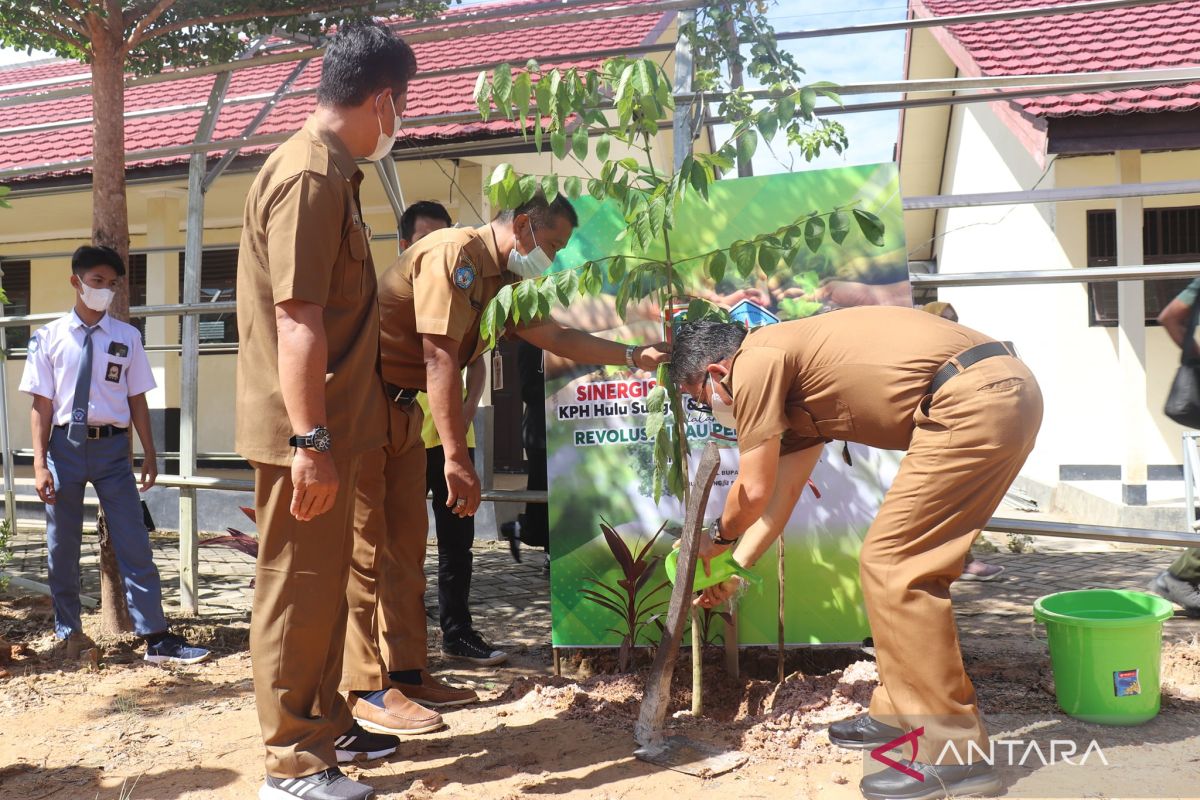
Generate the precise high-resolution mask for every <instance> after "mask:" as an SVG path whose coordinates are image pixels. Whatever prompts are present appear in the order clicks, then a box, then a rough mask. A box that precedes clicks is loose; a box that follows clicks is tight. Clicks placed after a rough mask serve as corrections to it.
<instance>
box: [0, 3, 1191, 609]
mask: <svg viewBox="0 0 1200 800" xmlns="http://www.w3.org/2000/svg"><path fill="white" fill-rule="evenodd" d="M1183 1H1184V0H1102V1H1101V2H1088V3H1080V4H1075V5H1057V6H1044V7H1041V8H1026V9H1017V10H1012V11H999V12H987V13H983V14H963V15H957V16H953V17H929V18H919V19H908V20H900V21H895V22H890V23H878V24H871V25H858V26H848V27H841V28H825V29H821V30H812V31H793V32H784V33H780V34H778V36H777V38H778V39H779V40H783V41H786V40H792V39H805V38H816V37H828V36H839V35H851V34H865V33H875V32H880V31H887V30H913V29H918V28H927V27H934V26H947V25H969V24H977V23H982V22H991V21H996V20H1007V19H1021V18H1032V17H1040V16H1048V15H1056V14H1079V13H1088V12H1093V11H1103V10H1111V9H1116V8H1133V7H1139V6H1145V5H1168V4H1171V3H1175V2H1183ZM703 5H705V0H654V1H653V2H649V3H645V4H640V5H637V6H633V7H631V6H614V5H612V3H611V0H572V2H570V3H566V4H564V3H561V2H558V0H551V1H550V2H542V3H538V4H534V5H530V6H526V7H523V8H522V9H521V12H522V16H521V17H520V18H518V19H502V18H504V17H506V16H509V15H511V13H512V9H511V8H508V9H484V10H480V11H474V12H469V13H466V14H459V15H454V16H451V17H443V18H441V19H440V20H437V21H433V22H411V23H404V24H401V25H399V26H397V29H398V30H400V31H403V32H405V34H406V35H405V38H406V40H407V41H409V42H431V41H444V40H447V39H451V38H456V37H460V36H464V35H466V36H470V35H481V34H486V33H491V32H495V31H499V30H505V31H509V30H516V29H529V28H537V27H542V26H545V25H551V24H561V23H566V22H573V21H582V20H590V19H605V18H611V17H621V16H635V15H636V16H641V15H646V14H655V13H659V14H661V13H666V12H672V11H674V12H680V13H681V14H682V15H684V16H687V15H689V14H691V12H692V10H693V9H696V8H699V7H701V6H703ZM542 12H545V13H542ZM631 12H633V13H631ZM501 20H502V21H501ZM280 46H284V47H288V46H293V45H292V44H291V43H276V44H268V41H267V38H266V37H260V38H259V39H258V40H256V41H255V42H254V43H253V44H252V45H251V46H250V47H249V48H248V49H247V51H246V52H245V53H243V54H242V56H241V57H239V58H238V59H236V60H235V61H233V62H230V63H227V64H215V65H210V66H206V67H198V68H193V69H189V70H179V71H173V72H169V73H163V74H159V75H152V76H146V77H142V78H137V79H134V80H130V81H127V82H126V88H127V89H130V88H136V87H139V86H146V85H151V84H155V83H163V82H168V81H176V80H188V79H192V78H197V77H201V76H206V75H216V76H217V80H216V81H215V82H214V84H213V86H212V89H211V92H210V96H209V99H208V101H207V102H206V103H204V104H188V105H177V106H173V107H163V108H155V109H146V110H144V111H141V112H132V113H131V114H130V116H153V115H156V114H165V113H174V112H177V111H180V110H186V109H199V108H203V109H204V115H203V118H202V120H201V122H200V125H199V127H198V130H197V135H196V137H195V140H194V142H193V143H192V144H191V145H181V146H176V147H167V148H156V149H151V150H143V151H139V152H135V153H127V154H126V160H127V161H128V160H149V159H154V158H169V157H173V156H179V155H188V156H190V158H189V167H188V212H187V213H188V216H187V235H186V244H185V246H184V253H185V266H184V287H183V297H184V302H183V303H181V304H176V305H163V306H151V307H140V308H134V309H131V310H130V313H131V316H141V317H149V316H179V317H181V318H182V337H181V339H182V340H181V343H180V345H179V346H178V348H175V347H173V346H170V345H167V346H163V347H162V348H161V349H162V350H164V351H173V350H175V349H178V350H179V351H180V352H181V355H182V370H181V371H182V375H181V380H182V390H181V423H180V442H181V444H180V453H179V455H180V459H179V461H180V472H181V474H180V475H161V476H160V477H159V483H160V485H163V486H174V487H178V488H179V490H180V588H181V605H182V607H183V610H184V611H185V612H186V613H189V614H196V613H198V611H199V602H198V595H197V574H196V572H197V561H198V533H199V531H198V524H197V523H198V519H197V514H196V497H197V492H198V491H199V490H207V489H231V490H239V491H246V490H250V489H251V488H252V483H251V482H249V481H235V480H226V479H218V478H208V477H202V476H198V475H196V474H195V472H196V459H197V446H196V444H197V443H196V433H197V426H196V413H197V400H198V367H199V354H200V351H201V348H200V344H199V329H198V325H197V321H198V315H199V314H207V313H214V312H215V313H224V312H231V311H234V310H235V309H236V304H235V303H232V302H230V303H200V302H199V280H200V259H201V254H202V253H203V251H204V249H205V245H204V242H203V233H204V196H205V194H206V192H207V190H208V189H209V188H210V187H211V186H212V185H213V182H214V181H215V180H216V179H217V178H218V177H219V176H220V175H221V174H222V173H223V171H224V170H225V169H226V168H227V167H228V166H229V164H230V163H231V162H232V160H233V159H234V158H235V157H236V154H237V152H238V151H239V150H241V149H243V148H246V147H256V146H262V145H268V144H275V143H278V142H280V141H283V140H284V139H286V138H287V137H288V136H289V135H290V133H287V134H274V135H268V136H256V135H255V131H256V130H257V128H258V126H259V125H260V124H261V123H262V122H263V120H265V119H266V117H267V116H268V115H269V114H270V111H271V109H272V108H274V107H275V106H276V105H277V104H278V103H279V102H281V101H282V100H284V99H287V98H290V97H300V96H305V95H309V94H312V93H313V90H312V89H304V90H299V91H290V86H291V84H292V83H294V81H295V80H296V79H297V78H298V77H299V76H300V74H301V73H302V72H303V70H304V68H305V66H307V64H308V63H309V62H310V61H311V59H313V58H315V57H317V56H319V55H320V54H321V52H322V49H321V48H320V47H310V48H300V49H294V50H290V51H287V52H282V53H271V54H267V55H261V53H263V52H265V51H267V50H272V49H277V48H278V47H280ZM671 49H672V48H671V47H664V46H661V45H645V46H641V47H635V48H625V49H621V50H620V51H611V50H595V51H590V52H584V53H577V54H570V55H564V56H554V57H551V59H548V62H547V63H554V60H555V59H557V60H570V59H577V58H585V57H594V58H602V57H606V56H608V55H616V54H618V53H630V52H638V53H651V52H667V51H669V50H671ZM673 49H674V53H675V57H676V74H675V79H674V93H675V96H676V100H677V107H676V113H675V118H674V120H673V121H672V125H673V127H674V130H675V132H676V136H675V137H674V139H675V148H676V152H675V154H674V160H675V163H676V164H678V163H680V161H681V160H682V158H683V157H684V156H686V154H687V152H690V148H691V142H692V140H693V136H694V125H695V122H696V120H695V119H694V116H695V115H694V114H693V113H691V109H692V106H693V105H697V104H701V105H704V104H707V102H709V101H712V100H714V99H716V98H715V97H714V96H713V95H709V96H698V95H696V94H694V93H692V92H691V91H690V90H691V86H690V83H691V55H690V51H689V48H688V46H687V43H686V40H678V41H676V43H675V44H674V46H673ZM289 62H298V63H297V65H296V67H295V68H294V69H292V70H291V71H290V72H289V73H288V75H287V77H285V78H284V80H283V81H282V82H281V83H280V85H279V86H278V88H277V89H276V90H274V91H273V92H270V93H259V94H254V95H246V96H244V97H238V98H231V99H227V98H226V97H225V93H226V90H227V88H228V85H229V80H230V76H231V73H232V72H233V71H234V70H237V69H242V68H245V67H258V66H266V65H271V64H282V63H289ZM490 66H494V64H481V65H472V66H463V67H454V68H450V69H446V70H439V71H436V72H435V73H430V74H429V75H428V77H442V76H447V75H452V74H461V73H465V72H470V71H474V70H477V69H484V68H487V67H490ZM1182 82H1189V83H1190V82H1200V67H1197V68H1185V69H1157V70H1124V71H1113V72H1089V73H1075V74H1069V75H1023V76H1000V77H976V78H955V79H947V80H918V81H898V82H888V83H870V84H856V85H849V86H841V87H838V90H839V91H840V92H841V93H843V94H847V95H849V94H865V93H887V92H904V93H907V94H912V93H929V92H959V91H963V90H968V91H969V90H978V91H977V93H974V94H968V95H950V96H944V97H936V98H918V99H912V98H908V97H906V98H905V99H903V100H899V101H887V102H884V103H859V104H852V105H849V106H845V107H830V108H822V109H820V111H819V113H821V114H837V113H856V112H863V111H872V110H881V109H885V108H887V109H891V108H920V107H928V106H941V105H956V104H960V103H975V102H992V101H995V100H1007V99H1015V98H1019V97H1034V96H1039V95H1044V94H1057V93H1061V92H1063V91H1064V90H1070V91H1072V92H1087V91H1106V90H1111V89H1114V88H1132V87H1134V86H1147V85H1163V84H1170V83H1182ZM64 84H82V85H78V86H66V87H65V88H54V87H59V86H63V85H64ZM90 84H91V81H90V76H82V75H73V76H63V77H60V78H52V79H48V80H43V81H32V82H25V83H19V84H8V85H3V86H0V108H3V107H11V106H17V105H24V104H30V103H40V102H45V101H48V100H53V99H59V98H66V97H76V96H82V95H87V94H90V93H91V85H90ZM999 88H1004V89H1016V91H988V90H996V89H999ZM42 89H46V90H47V91H44V92H39V91H38V90H42ZM17 91H20V92H30V94H20V95H13V94H8V96H3V95H5V94H6V93H11V92H17ZM758 94H759V95H760V96H761V93H758ZM716 97H719V95H718V96H716ZM254 102H263V103H264V105H263V107H262V108H261V109H260V110H259V112H258V114H256V116H255V117H254V119H253V120H252V121H251V122H250V123H249V124H248V125H247V126H246V128H245V129H244V130H243V131H242V134H241V136H239V137H237V138H234V139H227V140H220V141H214V140H213V139H212V133H213V131H214V130H215V125H216V120H217V118H218V116H219V114H220V112H221V109H222V108H223V107H224V106H226V105H237V104H244V103H254ZM699 110H700V111H701V112H703V108H701V109H699ZM701 117H702V119H706V115H704V114H703V113H702V114H701ZM476 119H478V117H477V115H475V114H446V115H438V116H427V117H421V118H416V119H412V120H409V122H410V123H418V124H425V125H432V124H447V123H452V122H463V121H474V120H476ZM85 123H86V120H79V119H77V120H69V121H62V122H54V123H43V124H38V125H31V126H20V127H18V128H10V129H7V130H0V138H3V137H5V136H15V135H19V134H23V133H29V132H33V131H48V130H55V129H58V128H63V127H70V126H77V125H80V124H85ZM444 147H445V145H432V146H430V147H428V148H412V149H409V150H405V151H402V152H397V153H393V158H389V159H386V161H387V162H388V164H389V165H390V166H383V165H380V167H379V176H380V179H381V181H382V183H383V186H384V189H385V192H386V194H387V197H388V200H389V202H390V204H391V205H392V207H393V210H394V211H395V213H396V214H397V216H398V215H399V214H400V213H401V211H402V210H403V206H404V201H403V195H402V193H401V189H400V185H399V180H398V178H397V176H396V172H395V161H394V159H395V157H396V156H411V155H416V154H424V153H433V152H437V151H440V150H441V149H442V148H444ZM217 150H224V151H226V152H225V153H224V154H223V155H222V157H221V158H220V159H219V160H218V161H217V162H216V164H214V165H213V166H212V168H211V169H209V168H208V164H207V154H208V153H210V152H213V151H217ZM90 164H91V159H77V160H74V161H69V162H59V163H57V164H43V165H36V166H30V167H21V168H16V169H9V170H3V171H0V180H4V179H6V178H12V177H19V176H22V175H28V174H34V173H38V172H48V171H59V170H65V169H80V168H85V167H87V166H89V165H90ZM1196 191H1200V181H1177V182H1171V183H1163V184H1141V183H1138V184H1134V185H1128V184H1123V185H1119V186H1103V187H1086V188H1082V189H1059V190H1055V189H1051V190H1041V191H1029V192H1003V193H992V194H986V195H960V196H955V195H941V196H933V197H921V198H909V199H908V200H907V201H906V202H905V208H906V209H908V210H927V209H940V208H955V207H965V206H978V205H998V204H1017V203H1042V202H1063V201H1067V200H1081V199H1101V198H1114V199H1119V198H1127V197H1130V196H1136V197H1142V196H1152V195H1168V194H1182V193H1190V192H1196ZM1134 192H1136V194H1132V193H1134ZM212 247H216V246H215V245H212V246H210V248H212ZM178 249H179V248H171V247H156V248H143V249H142V250H141V251H144V252H177V251H178ZM25 258H30V257H29V256H23V257H22V259H25ZM1196 272H1200V264H1185V265H1173V266H1170V267H1130V266H1123V267H1112V268H1105V269H1087V270H1084V269H1073V270H1051V271H1026V272H1011V271H1010V272H1004V271H997V272H992V273H973V274H970V275H920V274H914V275H912V281H913V283H914V284H915V285H922V286H970V285H977V286H984V285H999V284H1006V283H1030V284H1038V283H1052V282H1084V281H1088V282H1090V281H1124V282H1126V283H1127V284H1128V283H1140V281H1142V280H1145V279H1148V278H1156V277H1164V276H1174V275H1179V274H1195V273H1196ZM57 316H59V315H58V314H34V315H25V316H21V317H2V316H0V344H2V343H3V335H4V330H5V329H6V328H8V327H13V326H18V325H29V324H38V323H41V322H48V321H50V320H52V319H54V318H56V317H57ZM5 380H6V366H5V361H3V360H0V428H2V430H0V433H2V434H3V437H2V438H3V441H2V442H0V447H2V449H3V457H4V462H3V464H4V481H5V499H6V502H5V510H6V514H7V516H8V518H9V520H10V524H12V525H13V530H15V522H16V520H15V508H14V505H15V504H14V502H13V491H12V480H13V478H12V451H11V448H10V443H9V440H8V436H7V433H8V413H7V408H6V406H5V400H6V395H5V394H4V391H3V390H4V385H5ZM484 419H486V415H485V416H484ZM481 441H483V442H484V443H485V444H484V447H483V448H481V449H486V436H484V437H481ZM480 463H483V464H486V463H487V459H486V457H485V458H483V459H481V462H480ZM483 499H484V500H489V501H493V502H545V500H546V495H545V492H530V491H523V492H515V491H504V492H502V491H495V490H493V489H492V488H491V487H490V482H489V483H488V484H487V485H485V488H484V493H483ZM990 527H992V528H993V529H995V530H999V531H1009V532H1016V533H1028V534H1035V535H1050V536H1068V537H1076V538H1090V539H1101V540H1109V541H1132V542H1148V543H1153V544H1164V545H1170V546H1194V545H1196V544H1200V537H1198V536H1194V535H1188V534H1177V533H1174V532H1166V531H1138V530H1130V529H1120V528H1102V527H1098V526H1067V525H1061V524H1058V523H1030V522H1024V523H1022V522H1019V521H1012V520H1005V519H994V520H992V523H991V526H990Z"/></svg>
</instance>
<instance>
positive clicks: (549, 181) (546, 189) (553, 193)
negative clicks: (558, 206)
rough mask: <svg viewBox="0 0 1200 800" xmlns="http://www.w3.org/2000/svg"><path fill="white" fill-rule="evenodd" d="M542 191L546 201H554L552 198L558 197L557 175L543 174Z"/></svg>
mask: <svg viewBox="0 0 1200 800" xmlns="http://www.w3.org/2000/svg"><path fill="white" fill-rule="evenodd" d="M542 193H543V194H544V195H546V201H547V202H550V203H553V202H554V198H556V197H558V176H557V175H545V176H543V177H542Z"/></svg>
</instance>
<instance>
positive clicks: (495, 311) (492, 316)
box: [479, 298, 504, 346]
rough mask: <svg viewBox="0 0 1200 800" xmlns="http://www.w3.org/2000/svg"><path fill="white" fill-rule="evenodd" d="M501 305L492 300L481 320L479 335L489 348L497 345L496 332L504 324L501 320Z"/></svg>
mask: <svg viewBox="0 0 1200 800" xmlns="http://www.w3.org/2000/svg"><path fill="white" fill-rule="evenodd" d="M499 311H500V304H499V303H497V302H496V299H495V298H492V302H490V303H488V304H487V308H485V309H484V310H483V316H482V317H480V318H479V334H480V335H481V336H482V337H483V338H484V340H485V341H486V342H487V343H488V345H489V346H491V345H494V344H495V343H496V331H497V329H498V328H499V327H501V326H502V325H503V324H504V323H502V322H501V321H500V320H499V318H498V317H499Z"/></svg>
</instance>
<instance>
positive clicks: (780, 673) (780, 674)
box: [775, 533, 787, 683]
mask: <svg viewBox="0 0 1200 800" xmlns="http://www.w3.org/2000/svg"><path fill="white" fill-rule="evenodd" d="M783 585H784V584H783V534H782V533H781V534H779V655H778V657H777V659H776V663H775V677H776V679H777V680H778V681H779V682H780V683H783V678H784V663H783V662H784V644H785V643H786V642H787V637H786V636H785V635H784V632H783V622H784V613H783V607H784V596H785V595H784V593H783Z"/></svg>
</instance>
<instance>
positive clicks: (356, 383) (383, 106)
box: [237, 24, 416, 800]
mask: <svg viewBox="0 0 1200 800" xmlns="http://www.w3.org/2000/svg"><path fill="white" fill-rule="evenodd" d="M415 74H416V59H415V57H414V56H413V53H412V50H411V49H410V48H409V47H408V45H407V44H405V43H404V42H403V41H401V40H400V39H399V38H397V37H395V36H393V35H392V34H391V33H390V32H389V31H388V30H387V29H386V28H384V27H382V26H379V25H375V24H364V25H352V26H347V27H345V28H343V29H342V30H341V31H340V32H339V33H338V35H337V36H336V37H334V39H333V40H332V41H331V42H330V44H329V47H328V48H327V50H326V52H325V57H324V62H323V64H322V69H321V83H320V86H319V87H318V90H317V110H316V111H315V112H314V113H313V115H312V116H311V117H310V118H309V119H308V122H306V123H305V125H304V128H303V129H302V130H301V131H300V132H299V133H297V134H296V135H295V136H293V137H292V138H291V139H289V140H288V141H287V142H285V143H283V144H282V145H280V147H279V148H278V149H277V150H276V151H275V152H274V153H272V154H271V156H270V157H269V158H268V159H267V161H266V163H265V164H264V165H263V168H262V170H261V171H260V172H259V174H258V177H257V178H256V179H255V181H254V183H253V185H252V186H251V188H250V192H249V194H248V195H247V197H246V212H245V221H244V224H243V228H242V242H241V249H240V252H239V259H238V292H237V301H238V332H239V334H240V338H241V344H240V347H239V351H238V365H237V387H238V388H237V449H238V452H239V453H241V454H242V455H243V456H244V457H245V458H246V459H247V460H248V461H250V462H251V464H252V465H253V466H254V471H255V474H254V482H255V492H254V494H255V498H254V502H255V509H256V511H257V517H258V526H259V534H260V537H259V548H260V549H259V556H258V568H257V571H256V586H255V591H254V609H253V616H252V622H251V630H250V653H251V657H252V659H253V666H254V692H255V702H256V705H257V707H258V715H259V723H260V725H261V727H262V733H263V741H264V743H265V744H266V749H267V778H266V783H265V784H264V785H263V787H262V788H261V789H260V790H259V798H260V800H287V798H298V797H303V798H305V800H366V798H371V797H374V792H373V791H372V790H371V788H370V787H368V786H365V785H363V784H360V783H357V782H355V781H353V780H351V779H349V778H347V777H345V776H344V775H342V773H341V772H340V771H339V770H338V768H337V765H338V762H339V761H348V760H353V759H354V758H356V757H363V756H365V757H367V758H376V757H379V756H383V755H388V754H390V753H392V752H394V751H395V748H396V744H397V740H396V739H395V737H390V736H380V735H378V734H373V733H368V732H366V731H364V730H362V729H361V728H360V727H358V726H357V725H356V724H355V723H354V720H353V718H352V717H351V715H350V713H349V711H348V709H347V708H346V704H345V702H344V701H343V700H342V698H341V696H340V695H339V694H338V692H337V683H338V676H339V675H340V674H341V669H342V664H341V660H342V652H343V646H344V640H345V632H346V614H347V608H346V582H347V576H348V574H349V570H350V559H351V544H352V539H353V514H354V491H353V488H354V484H355V480H356V478H357V476H358V470H359V459H360V456H361V455H362V454H363V453H364V452H366V451H368V450H371V449H373V448H378V447H379V446H380V445H382V444H383V442H384V439H385V434H386V424H387V415H386V408H385V402H386V401H385V399H384V397H383V391H382V388H381V386H380V381H379V374H378V358H379V318H378V313H377V306H376V280H375V268H374V265H373V263H372V261H371V254H370V249H369V247H368V235H367V228H366V226H365V225H364V223H363V219H362V207H361V205H360V202H359V186H360V185H361V183H362V178H363V174H362V172H361V171H360V170H359V169H358V167H357V166H356V164H355V160H356V159H357V158H369V159H372V160H375V159H378V158H381V157H383V156H384V155H386V154H387V153H388V152H389V151H390V149H391V145H392V142H393V141H394V138H395V136H396V133H397V132H398V130H399V126H400V115H401V114H402V113H403V111H404V107H405V101H406V97H407V88H408V82H409V81H410V80H411V79H412V77H413V76H414V75H415Z"/></svg>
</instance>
